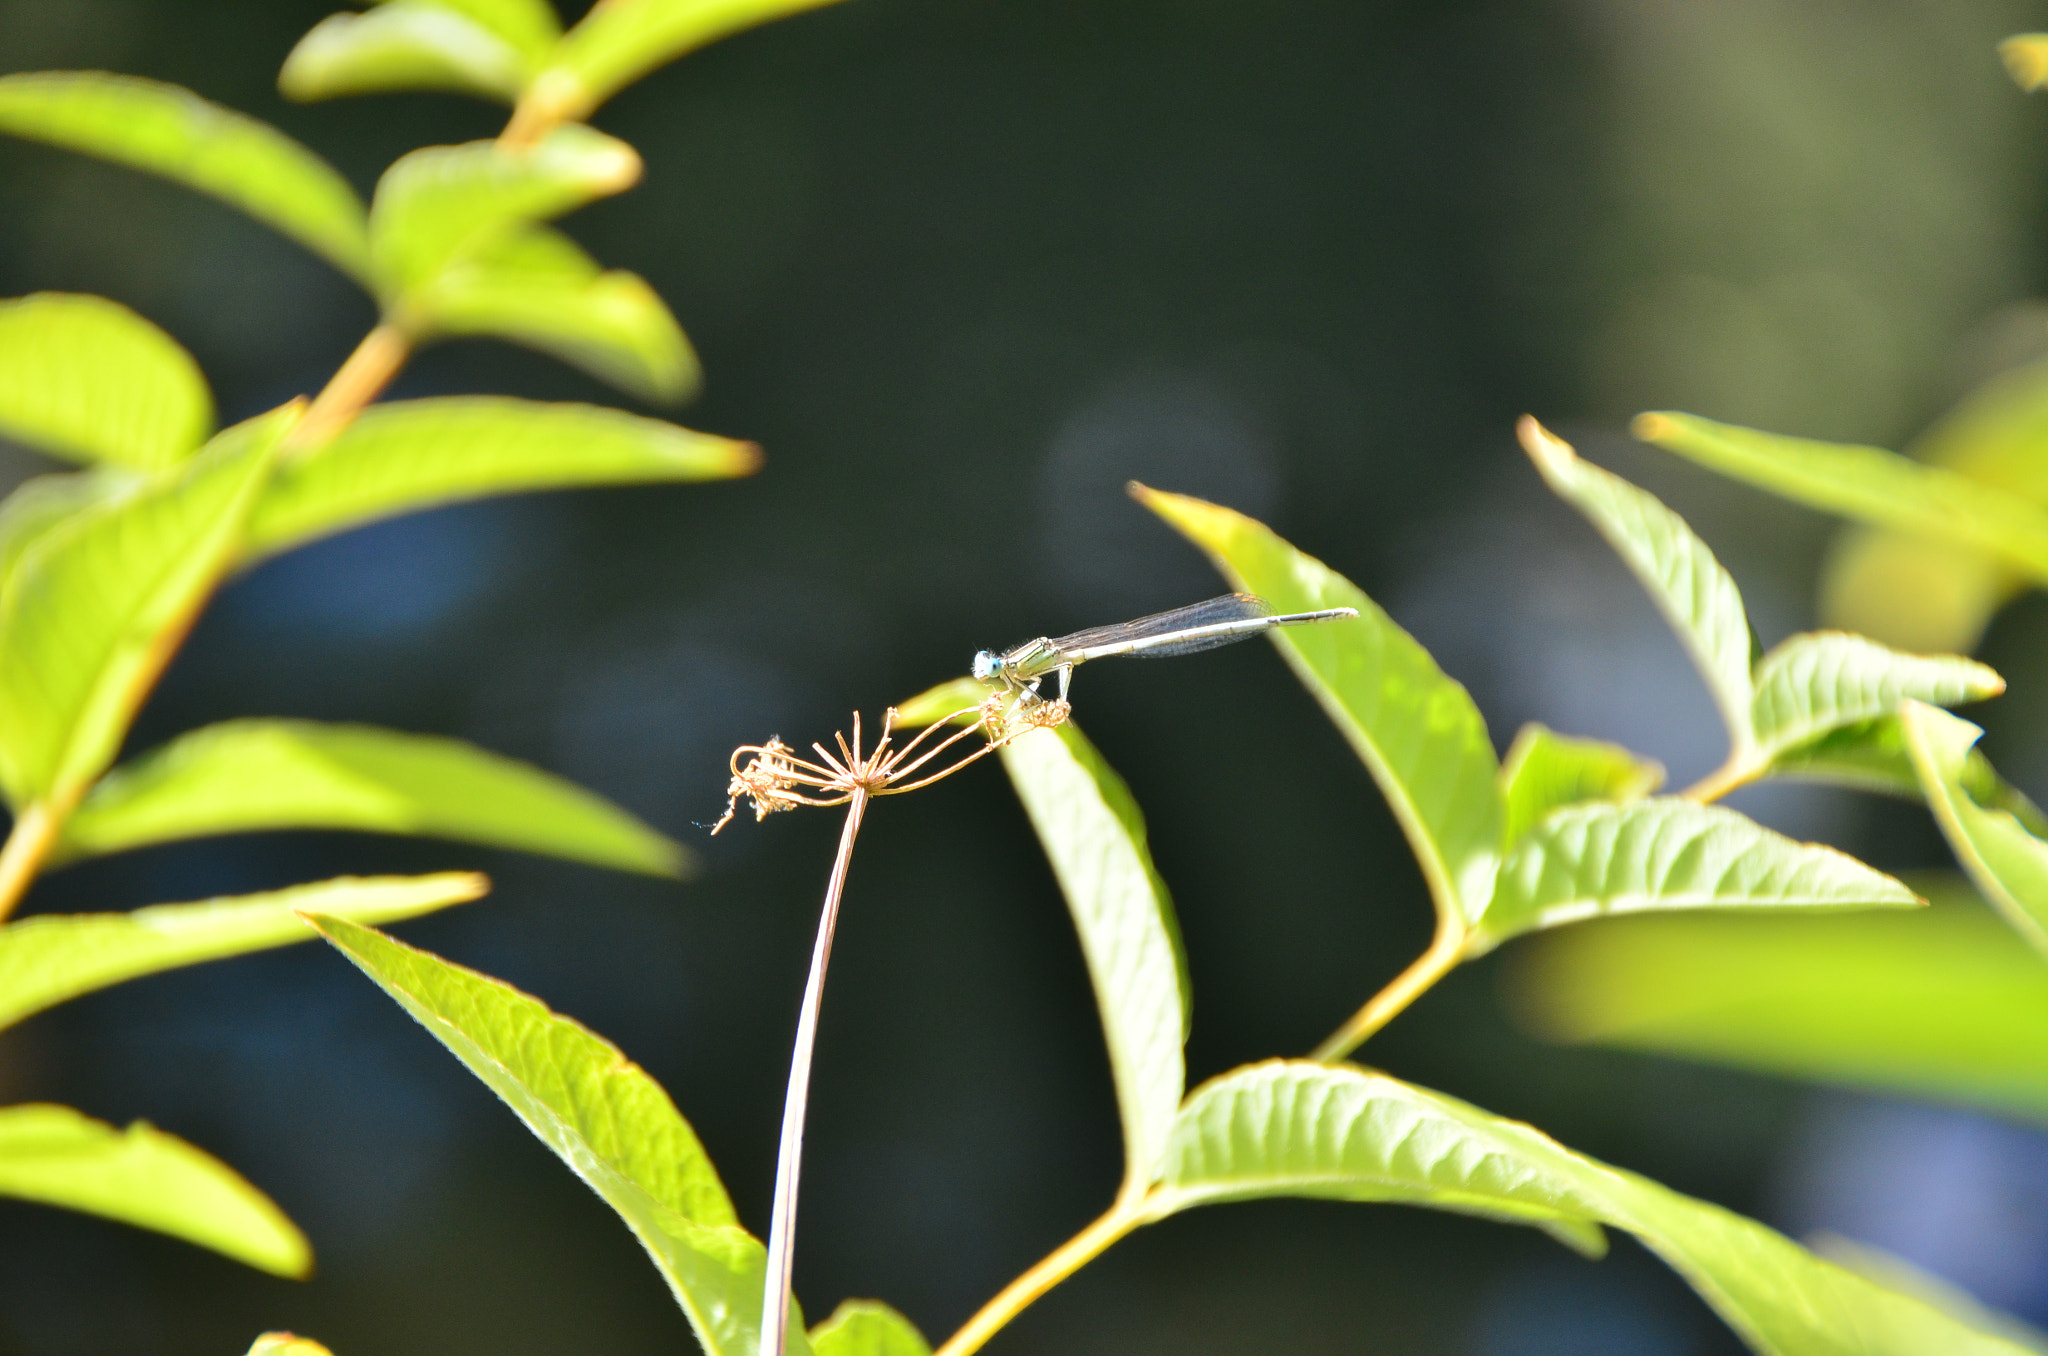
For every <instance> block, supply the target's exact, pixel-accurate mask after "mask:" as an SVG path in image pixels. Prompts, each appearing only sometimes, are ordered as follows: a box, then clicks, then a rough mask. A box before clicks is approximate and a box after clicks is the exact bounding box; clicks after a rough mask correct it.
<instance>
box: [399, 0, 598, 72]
mask: <svg viewBox="0 0 2048 1356" xmlns="http://www.w3.org/2000/svg"><path fill="white" fill-rule="evenodd" d="M378 3H380V4H381V3H385V0H378ZM396 3H412V0H396ZM431 3H433V4H437V5H439V6H440V7H441V8H443V9H448V10H453V11H455V12H456V13H457V14H460V15H462V16H463V17H464V18H465V19H468V20H470V21H471V22H473V23H477V24H481V25H482V26H483V27H485V28H487V29H489V30H490V31H491V32H493V33H495V34H497V35H498V36H499V37H501V38H503V39H504V40H505V41H506V42H509V43H511V44H512V46H513V47H515V48H517V49H518V50H519V51H520V52H521V53H522V54H524V55H525V56H526V57H527V58H528V59H530V60H532V59H538V58H540V57H542V56H545V55H546V54H547V53H548V52H549V51H550V50H551V49H552V48H553V47H554V45H555V43H556V41H557V40H558V39H559V38H560V37H561V36H562V21H561V20H560V19H559V18H557V17H556V16H555V7H554V6H553V5H552V4H550V3H549V0H431Z"/></svg>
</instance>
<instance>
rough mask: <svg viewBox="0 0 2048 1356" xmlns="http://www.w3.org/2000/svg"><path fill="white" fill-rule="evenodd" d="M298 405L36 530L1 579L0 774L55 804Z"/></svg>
mask: <svg viewBox="0 0 2048 1356" xmlns="http://www.w3.org/2000/svg"><path fill="white" fill-rule="evenodd" d="M298 414H299V411H298V407H297V406H295V405H294V406H286V407H285V408H284V409H282V410H279V411H276V412H273V413H272V414H269V415H265V416H263V417H261V418H259V419H254V420H251V421H249V422H248V423H245V424H240V425H237V426H236V427H234V428H232V429H229V430H227V431H226V432H225V433H222V434H221V435H220V436H219V437H218V438H216V439H214V441H213V442H212V443H210V444H208V447H207V450H206V451H204V452H202V453H201V454H200V455H199V456H198V457H196V458H194V459H193V461H192V462H191V463H190V464H189V465H188V466H187V467H186V468H184V469H183V470H182V471H181V472H180V473H179V474H177V475H175V476H169V477H165V478H163V479H160V480H156V481H153V482H151V483H150V484H148V485H147V486H145V487H143V488H141V489H139V490H138V491H137V492H136V493H134V494H133V495H130V496H127V497H125V498H121V499H116V500H113V501H111V502H108V503H105V504H102V505H99V506H97V507H93V508H88V509H85V510H83V511H81V512H79V513H77V514H75V515H73V516H72V517H71V518H70V519H69V520H67V521H66V522H64V523H63V524H62V525H61V526H59V527H57V528H55V529H53V530H51V531H48V532H45V533H43V534H42V536H41V537H40V539H38V540H37V541H36V542H35V543H34V544H33V545H31V546H29V547H28V548H27V550H26V551H24V552H23V554H22V557H21V560H20V562H19V564H18V565H17V567H16V569H15V570H14V572H13V574H12V575H11V576H9V578H8V579H7V581H6V583H7V586H6V588H5V589H0V785H4V786H5V788H6V790H7V794H8V795H9V796H10V797H12V798H13V799H14V801H15V803H16V804H17V805H21V804H25V803H26V802H28V801H31V800H37V799H41V798H44V797H49V798H51V799H54V800H56V801H57V802H59V803H60V805H62V806H63V807H64V808H68V807H69V804H70V802H71V801H72V800H73V799H75V797H76V796H77V795H78V794H80V793H82V792H83V791H84V789H85V786H86V784H87V783H88V782H90V781H91V780H92V779H93V778H94V777H96V776H98V775H99V773H100V772H101V771H102V770H103V769H104V768H105V767H106V766H107V764H109V763H111V762H112V761H113V760H114V755H115V753H116V752H117V751H118V750H119V748H120V746H121V740H122V738H123V736H124V735H125V734H126V733H127V729H128V722H129V720H130V719H131V718H132V717H133V715H134V713H135V709H136V707H137V706H138V705H140V704H141V701H142V698H143V696H144V695H145V694H146V693H147V692H148V690H149V687H150V684H152V683H153V682H154V681H155V680H156V676H157V674H158V673H159V672H160V671H161V670H162V668H163V666H164V664H165V663H167V662H168V661H169V659H170V656H171V652H172V650H173V649H174V648H175V647H176V645H177V643H178V642H179V641H180V640H182V639H183V637H184V633H185V629H186V628H187V627H188V626H190V625H191V622H192V619H193V618H194V617H195V616H196V615H197V614H198V611H199V609H200V607H201V606H202V605H203V604H204V603H205V601H206V598H207V595H208V594H209V593H210V592H211V591H212V589H213V586H214V583H215V582H216V581H217V580H218V579H219V578H220V576H221V574H222V572H223V571H224V570H226V569H227V567H228V566H229V565H230V564H231V563H232V562H233V560H234V558H235V555H236V553H237V552H238V550H239V548H240V546H241V542H242V525H243V522H244V520H245V518H246V517H247V516H248V511H249V506H250V504H251V503H253V502H254V501H255V499H256V497H257V495H258V494H259V493H261V491H262V488H263V482H264V481H265V479H267V478H268V476H269V474H270V469H271V465H272V459H273V455H274V454H275V452H276V449H277V445H278V442H279V440H280V439H282V438H283V436H284V434H285V433H286V431H287V430H288V429H289V428H290V427H291V425H292V424H293V423H294V422H296V420H297V419H298Z"/></svg>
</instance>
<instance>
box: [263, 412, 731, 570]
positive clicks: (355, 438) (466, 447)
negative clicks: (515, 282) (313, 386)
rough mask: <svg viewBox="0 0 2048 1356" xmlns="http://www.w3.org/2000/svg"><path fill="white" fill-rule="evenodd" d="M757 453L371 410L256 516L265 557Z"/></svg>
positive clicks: (643, 426) (600, 429) (689, 438)
mask: <svg viewBox="0 0 2048 1356" xmlns="http://www.w3.org/2000/svg"><path fill="white" fill-rule="evenodd" d="M759 465H760V450H759V449H758V448H756V447H755V446H754V445H753V444H752V443H743V442H736V441H734V440H732V439H730V438H717V437H713V436H712V435H710V434H708V433H693V432H691V431H690V430H689V429H685V428H678V427H676V426H675V425H674V424H666V423H663V422H661V421H660V420H657V419H643V418H640V417H639V416H637V415H631V414H626V413H623V412H622V411H619V410H609V409H603V408H600V407H598V406H594V405H567V404H542V403H540V402H537V401H531V400H514V399H512V398H510V397H506V396H448V397H442V398H439V399H432V400H394V401H386V402H381V403H379V404H376V405H372V406H371V407H370V408H368V409H366V410H364V411H363V412H362V413H361V414H360V415H358V416H357V417H356V419H355V421H354V422H353V423H351V424H350V425H349V426H348V428H347V429H346V430H344V431H343V432H342V433H341V435H340V436H339V437H337V438H336V439H335V440H334V441H333V442H331V443H329V444H327V445H326V446H325V447H323V448H322V449H321V450H320V452H319V453H318V455H316V456H311V457H302V458H298V459H296V460H293V461H291V462H289V463H287V464H285V465H284V466H281V467H280V468H279V469H278V473H277V475H276V476H275V477H274V478H273V479H272V480H271V482H270V485H269V487H268V488H267V489H266V490H265V491H264V494H263V497H262V499H261V500H260V501H259V502H258V503H257V505H256V507H255V509H254V510H253V511H252V512H251V514H250V516H249V529H248V551H249V554H250V555H251V556H254V557H260V556H266V555H271V554H274V553H276V552H278V551H283V550H287V549H289V548H291V547H294V546H298V545H302V544H303V543H305V542H307V541H311V540H313V539H314V538H316V537H324V536H327V535H329V534H330V533H334V532H341V531H345V530H347V529H348V528H351V527H360V526H362V525H363V524H364V523H368V522H374V521H375V520H377V519H379V518H389V517H393V516H395V515H397V514H400V513H411V512H415V511H417V510H419V509H423V508H431V507H433V506H435V505H437V504H449V503H454V502H457V501H459V500H464V499H477V498H481V497H483V496H485V495H492V494H518V493H521V492H524V491H527V490H546V489H563V488H568V487H571V486H579V485H633V484H649V483H661V482H666V481H686V480H720V479H725V478H727V477H730V476H740V475H746V474H748V473H750V472H751V471H753V470H754V469H755V468H756V467H757V466H759Z"/></svg>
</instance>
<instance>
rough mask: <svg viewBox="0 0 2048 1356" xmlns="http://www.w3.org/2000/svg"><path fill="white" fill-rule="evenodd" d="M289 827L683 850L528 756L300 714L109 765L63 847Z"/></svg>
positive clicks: (95, 848) (583, 851)
mask: <svg viewBox="0 0 2048 1356" xmlns="http://www.w3.org/2000/svg"><path fill="white" fill-rule="evenodd" d="M286 828H308V829H357V830H361V831H362V832H365V833H399V834H415V835H419V836H422V837H428V838H449V839H454V840H455V841H457V842H464V843H482V844H485V845H487V846H491V847H506V848H516V849H519V850H521V851H524V852H538V853H542V854H545V855H547V856H551V857H565V858H568V859H569V860H570V861H578V862H589V863H592V864H593V865H597V866H610V867H616V868H618V869H619V870H621V871H638V872H642V873H644V874H647V875H652V876H679V875H681V874H682V872H683V869H684V867H685V865H686V864H687V862H688V856H687V854H686V853H685V852H684V850H683V848H682V845H681V844H679V843H676V842H674V841H672V840H670V839H669V838H667V837H665V836H663V835H662V834H659V833H656V832H655V831H654V830H653V829H651V828H649V827H648V826H647V825H645V824H643V823H642V822H640V821H639V820H638V819H636V818H634V817H633V816H632V815H629V814H627V813H626V812H625V811H624V810H621V809H620V808H619V807H617V806H616V805H613V804H612V803H611V802H609V801H607V800H605V799H603V798H602V797H600V796H596V795H593V794H592V793H590V792H588V791H585V790H583V789H582V788H581V787H578V786H575V785H572V784H571V783H569V782H566V781H563V780H562V779H561V778H559V777H554V776H550V775H549V774H547V773H545V772H542V771H541V770H540V769H538V768H535V767H531V766H529V765H528V764H525V763H521V762H516V761H514V760H513V759H510V758H504V757H500V756H499V755H497V754H494V753H489V752H487V751H485V750H483V749H480V748H477V747H476V746H475V745H473V744H466V743H464V742H463V741H461V740H459V739H446V738H442V737H439V736H432V735H416V734H400V733H398V732H397V731H394V730H380V729H375V728H373V727H371V726H367V725H322V724H319V723H317V722H314V721H303V720H234V721H228V722H225V723H224V724H220V725H209V726H206V727H205V728H203V729H199V730H194V731H192V732H191V733H189V734H185V735H182V736H180V737H179V738H177V739H175V740H172V741H171V742H170V743H169V744H166V745H164V746H163V747H162V748H159V749H156V750H154V751H152V752H150V753H146V754H144V755H142V756H141V757H140V758H137V759H135V760H133V761H132V762H129V763H125V764H123V765H121V766H120V767H117V768H115V769H114V770H113V771H112V772H111V773H109V774H108V775H107V776H106V777H104V778H103V779H101V781H100V782H99V783H98V784H97V785H96V786H94V787H93V789H92V790H91V791H90V792H89V793H87V795H86V798H85V799H84V801H82V802H80V804H79V807H78V809H77V810H76V811H75V812H74V813H73V814H72V815H71V817H70V818H69V819H68V820H67V821H66V822H65V824H64V830H63V836H62V838H60V839H59V846H58V850H59V853H60V854H61V856H63V857H66V858H70V857H84V856H92V855H96V854H99V853H105V852H119V851H122V850H124V849H126V848H132V847H140V846H142V845H144V844H147V843H164V842H171V841H173V840H176V839H180V838H199V837H204V836H206V835H209V834H218V833H246V832H249V831H252V830H260V829H286ZM323 912H334V911H333V910H323Z"/></svg>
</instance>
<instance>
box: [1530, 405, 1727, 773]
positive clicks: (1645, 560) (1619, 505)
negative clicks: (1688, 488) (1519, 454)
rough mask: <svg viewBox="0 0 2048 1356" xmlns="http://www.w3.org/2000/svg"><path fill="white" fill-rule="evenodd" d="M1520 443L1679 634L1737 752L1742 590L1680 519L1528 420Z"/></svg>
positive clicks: (1552, 487)
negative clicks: (1711, 696)
mask: <svg viewBox="0 0 2048 1356" xmlns="http://www.w3.org/2000/svg"><path fill="white" fill-rule="evenodd" d="M1520 433H1521V436H1522V446H1523V447H1524V448H1525V449H1526V450H1527V451H1528V453H1529V456H1530V458H1531V459H1532V460H1533V461H1534V462H1535V463H1536V469H1537V470H1538V471H1541V472H1542V473H1543V479H1544V480H1545V481H1547V482H1548V483H1549V485H1550V488H1551V489H1553V490H1555V491H1556V492H1557V493H1558V495H1559V496H1561V497H1562V498H1564V499H1567V500H1569V501H1570V502H1571V504H1572V505H1573V507H1575V508H1577V509H1578V510H1579V511H1580V512H1581V513H1583V514H1585V515H1586V517H1587V518H1588V519H1589V520H1590V521H1591V522H1592V524H1593V526H1594V527H1596V528H1598V529H1599V530H1600V535H1601V536H1603V537H1605V538H1607V540H1608V543H1609V544H1610V545H1612V546H1613V547H1614V549H1615V551H1616V552H1617V553H1619V554H1620V556H1621V558H1622V560H1624V561H1625V562H1627V564H1628V567H1629V569H1630V570H1632V571H1634V573H1635V576H1636V578H1637V579H1639V580H1641V581H1642V584H1643V587H1644V588H1645V589H1647V590H1649V593H1650V600H1651V601H1652V602H1654V603H1656V605H1657V610H1658V611H1660V612H1662V613H1663V614H1664V619H1665V620H1666V621H1668V622H1670V623H1671V627H1672V629H1673V630H1674V631H1676V632H1677V633H1678V639H1679V641H1680V642H1681V643H1682V644H1683V645H1684V646H1685V648H1686V652H1687V653H1689V654H1690V655H1691V656H1692V661H1693V663H1694V665H1695V666H1697V667H1698V669H1699V671H1700V676H1701V677H1702V678H1704V679H1705V680H1706V683H1707V690H1708V691H1709V692H1710V693H1711V694H1712V695H1713V698H1714V704H1715V705H1716V706H1718V707H1719V708H1720V709H1721V719H1722V721H1723V722H1724V723H1725V724H1726V725H1727V727H1728V737H1729V740H1730V741H1731V742H1732V743H1733V745H1734V746H1735V748H1736V750H1737V751H1738V752H1747V751H1748V750H1749V748H1750V747H1751V745H1752V741H1753V732H1752V731H1751V728H1750V700H1751V693H1750V675H1749V661H1750V648H1751V642H1750V635H1749V618H1748V615H1747V614H1746V613H1744V611H1743V609H1742V594H1741V592H1740V591H1739V590H1737V589H1736V587H1735V581H1734V580H1733V579H1731V578H1729V577H1728V571H1726V570H1724V569H1722V568H1721V562H1720V561H1718V560H1716V559H1714V553H1713V552H1712V551H1709V550H1708V549H1707V546H1706V543H1705V542H1703V541H1701V540H1700V539H1699V538H1698V537H1696V536H1694V535H1693V531H1692V529H1691V528H1690V527H1687V526H1686V524H1685V520H1684V519H1683V518H1681V517H1679V516H1678V515H1677V514H1675V513H1673V512H1672V511H1671V510H1670V509H1668V508H1666V507H1664V505H1663V504H1661V503H1659V502H1658V501H1657V499H1656V497H1655V496H1654V495H1650V494H1647V493H1645V492H1644V491H1642V490H1639V489H1637V488H1636V487H1635V486H1633V485H1631V484H1629V483H1628V482H1627V481H1626V480H1623V479H1622V478H1621V477H1620V476H1617V475H1615V474H1613V473H1612V472H1609V471H1603V470H1601V469H1600V468H1599V467H1597V466H1595V465H1593V464H1592V463H1591V462H1588V461H1585V460H1582V459H1581V458H1580V457H1579V455H1578V453H1576V452H1574V451H1572V449H1571V448H1570V447H1569V446H1567V445H1566V444H1564V443H1562V442H1559V441H1558V440H1557V439H1556V438H1554V437H1552V436H1551V435H1550V433H1549V431H1548V430H1546V429H1544V428H1543V427H1542V426H1541V425H1539V424H1538V423H1536V421H1535V420H1533V419H1524V420H1523V421H1522V425H1521V428H1520Z"/></svg>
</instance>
